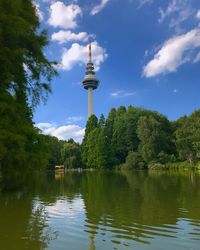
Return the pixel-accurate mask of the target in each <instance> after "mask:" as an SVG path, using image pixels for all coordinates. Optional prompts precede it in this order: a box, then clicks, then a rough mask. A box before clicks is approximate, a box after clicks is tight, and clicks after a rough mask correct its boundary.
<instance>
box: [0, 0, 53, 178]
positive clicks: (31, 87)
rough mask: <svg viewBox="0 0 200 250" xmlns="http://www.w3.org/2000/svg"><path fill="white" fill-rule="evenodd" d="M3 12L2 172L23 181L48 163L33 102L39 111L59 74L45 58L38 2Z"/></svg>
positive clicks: (23, 0)
mask: <svg viewBox="0 0 200 250" xmlns="http://www.w3.org/2000/svg"><path fill="white" fill-rule="evenodd" d="M0 12H1V15H0V64H1V67H0V117H1V119H0V171H1V173H2V175H3V179H9V178H10V177H11V176H15V177H16V178H18V179H19V176H20V177H21V179H22V175H24V176H25V173H27V172H30V171H32V170H33V169H35V168H37V167H42V166H44V165H46V164H47V163H48V158H47V157H48V156H47V154H46V148H45V144H44V140H43V139H44V138H43V137H42V136H40V135H39V133H38V131H37V130H36V129H35V128H34V126H33V122H32V108H31V107H30V106H29V105H28V99H30V100H32V104H33V106H35V105H36V104H38V103H39V101H40V100H41V99H43V98H45V96H46V94H47V93H48V92H50V81H51V79H52V77H54V76H55V75H56V70H55V67H54V62H50V61H48V59H47V58H46V57H45V55H44V53H43V50H44V48H45V46H46V45H47V44H48V40H47V33H46V31H41V32H40V31H39V27H40V23H39V19H38V16H37V14H36V8H35V6H34V5H33V3H32V1H31V0H14V1H13V0H1V1H0ZM42 152H43V154H42Z"/></svg>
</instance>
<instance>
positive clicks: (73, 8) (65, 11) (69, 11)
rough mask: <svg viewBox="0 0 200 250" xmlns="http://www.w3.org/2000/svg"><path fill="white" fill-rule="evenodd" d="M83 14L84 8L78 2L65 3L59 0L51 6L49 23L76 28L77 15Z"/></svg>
mask: <svg viewBox="0 0 200 250" xmlns="http://www.w3.org/2000/svg"><path fill="white" fill-rule="evenodd" d="M81 15H82V10H81V8H80V7H79V6H78V5H77V4H70V5H65V4H64V3H63V2H60V1H57V2H54V3H52V4H51V6H50V17H49V20H48V23H49V24H50V25H52V26H54V27H61V28H64V29H74V28H76V27H77V22H76V21H77V20H76V19H77V17H78V16H81Z"/></svg>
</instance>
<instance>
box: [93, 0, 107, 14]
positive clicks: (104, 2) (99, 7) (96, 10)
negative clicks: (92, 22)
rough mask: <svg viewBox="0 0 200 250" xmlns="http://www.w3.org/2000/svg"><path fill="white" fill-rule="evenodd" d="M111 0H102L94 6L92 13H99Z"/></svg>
mask: <svg viewBox="0 0 200 250" xmlns="http://www.w3.org/2000/svg"><path fill="white" fill-rule="evenodd" d="M108 2H109V0H101V2H100V4H98V5H96V6H94V8H93V9H92V10H91V15H93V16H94V15H96V14H97V13H99V12H100V11H101V10H102V9H103V8H104V7H105V6H106V5H107V3H108Z"/></svg>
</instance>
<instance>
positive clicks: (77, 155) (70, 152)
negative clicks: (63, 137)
mask: <svg viewBox="0 0 200 250" xmlns="http://www.w3.org/2000/svg"><path fill="white" fill-rule="evenodd" d="M61 157H62V162H63V164H64V166H65V168H68V169H72V168H82V162H81V148H80V145H79V144H78V143H76V142H74V141H73V140H69V141H67V142H65V143H63V147H62V149H61Z"/></svg>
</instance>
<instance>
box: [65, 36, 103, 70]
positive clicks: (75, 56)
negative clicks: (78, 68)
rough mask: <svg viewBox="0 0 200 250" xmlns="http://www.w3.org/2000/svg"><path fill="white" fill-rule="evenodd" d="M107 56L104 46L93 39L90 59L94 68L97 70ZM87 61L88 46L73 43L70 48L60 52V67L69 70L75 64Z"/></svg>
mask: <svg viewBox="0 0 200 250" xmlns="http://www.w3.org/2000/svg"><path fill="white" fill-rule="evenodd" d="M106 58H107V54H106V51H105V49H104V48H102V47H101V46H99V45H98V43H97V42H96V41H95V42H93V43H92V60H93V62H94V65H95V70H96V71H98V70H99V68H100V65H101V63H103V62H104V60H105V59H106ZM87 61H88V46H87V45H86V46H83V45H80V44H78V43H73V44H72V46H71V48H70V49H64V50H63V54H62V62H61V68H62V69H63V70H71V69H72V68H73V67H74V66H75V65H76V64H86V63H87Z"/></svg>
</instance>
